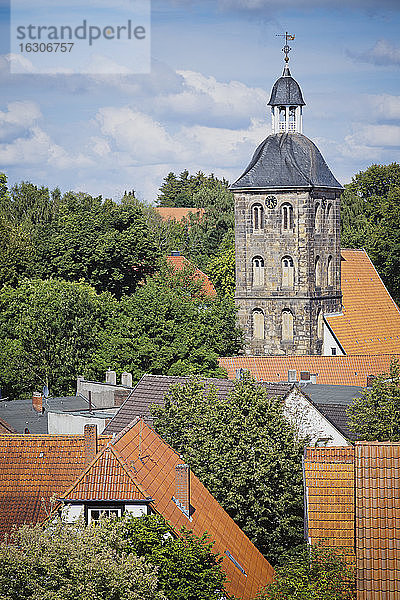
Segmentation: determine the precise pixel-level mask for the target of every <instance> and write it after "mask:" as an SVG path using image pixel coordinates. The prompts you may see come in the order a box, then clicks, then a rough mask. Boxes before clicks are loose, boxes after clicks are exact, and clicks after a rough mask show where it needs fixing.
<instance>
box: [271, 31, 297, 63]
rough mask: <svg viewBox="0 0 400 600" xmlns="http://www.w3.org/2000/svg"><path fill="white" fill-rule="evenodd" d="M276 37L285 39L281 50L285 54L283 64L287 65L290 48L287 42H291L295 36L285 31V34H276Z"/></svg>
mask: <svg viewBox="0 0 400 600" xmlns="http://www.w3.org/2000/svg"><path fill="white" fill-rule="evenodd" d="M276 36H277V37H284V38H285V45H284V46H283V48H282V52H284V53H285V62H286V63H288V62H289V52H290V51H291V47H290V46H289V44H288V42H289V41H291V42H292V41H293V40H294V38H295V37H296V36H295V35H290V34H289V33H288V32H287V31H286V33H277V34H276Z"/></svg>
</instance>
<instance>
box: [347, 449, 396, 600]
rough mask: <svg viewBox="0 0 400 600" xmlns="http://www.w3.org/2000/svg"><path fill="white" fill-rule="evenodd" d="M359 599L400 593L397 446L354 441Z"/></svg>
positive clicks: (372, 599)
mask: <svg viewBox="0 0 400 600" xmlns="http://www.w3.org/2000/svg"><path fill="white" fill-rule="evenodd" d="M355 471H356V556H357V592H358V594H357V598H358V600H381V599H382V598H385V599H386V600H392V599H393V600H395V599H397V598H398V597H399V590H400V544H399V540H400V444H399V443H390V442H384V443H378V442H369V443H368V442H356V447H355Z"/></svg>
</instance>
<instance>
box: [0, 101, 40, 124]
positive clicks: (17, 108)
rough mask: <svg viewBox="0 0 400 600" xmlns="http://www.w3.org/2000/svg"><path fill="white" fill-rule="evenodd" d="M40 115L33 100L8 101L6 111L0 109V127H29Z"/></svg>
mask: <svg viewBox="0 0 400 600" xmlns="http://www.w3.org/2000/svg"><path fill="white" fill-rule="evenodd" d="M41 116H42V115H41V112H40V109H39V107H38V106H37V104H35V103H34V102H24V101H16V102H10V103H9V104H8V105H7V110H6V111H1V110H0V128H2V127H4V126H5V125H14V126H18V127H29V126H30V125H32V124H33V123H35V121H37V119H39V118H40V117H41Z"/></svg>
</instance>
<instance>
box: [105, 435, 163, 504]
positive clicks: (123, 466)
mask: <svg viewBox="0 0 400 600" xmlns="http://www.w3.org/2000/svg"><path fill="white" fill-rule="evenodd" d="M109 449H110V450H111V452H112V453H113V455H114V456H115V458H116V460H117V461H118V462H119V464H120V465H121V467H122V468H123V470H124V471H125V473H126V474H127V475H128V477H129V478H130V479H131V480H132V482H133V483H134V485H135V486H136V487H137V489H138V490H139V492H140V493H141V494H142V495H143V497H144V498H145V499H146V498H148V494H147V493H146V490H145V489H144V487H143V486H142V484H141V483H140V482H139V481H138V480H137V479H136V477H135V476H134V475H133V473H131V472H130V469H129V467H128V466H127V464H126V463H125V461H124V459H123V458H122V456H121V455H120V453H119V452H118V450H117V449H116V448H114V447H113V446H111V445H110V447H109ZM153 510H155V508H154V506H153ZM156 512H158V511H156Z"/></svg>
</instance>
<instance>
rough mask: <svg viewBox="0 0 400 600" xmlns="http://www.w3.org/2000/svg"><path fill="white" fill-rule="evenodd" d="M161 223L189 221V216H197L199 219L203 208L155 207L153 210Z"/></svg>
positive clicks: (202, 213)
mask: <svg viewBox="0 0 400 600" xmlns="http://www.w3.org/2000/svg"><path fill="white" fill-rule="evenodd" d="M154 210H155V211H157V212H158V214H159V215H160V217H161V218H162V220H163V221H169V220H170V221H183V219H187V220H188V221H189V219H190V215H198V216H199V217H200V219H201V218H202V217H203V215H204V208H181V207H172V206H156V207H155V208H154Z"/></svg>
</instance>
